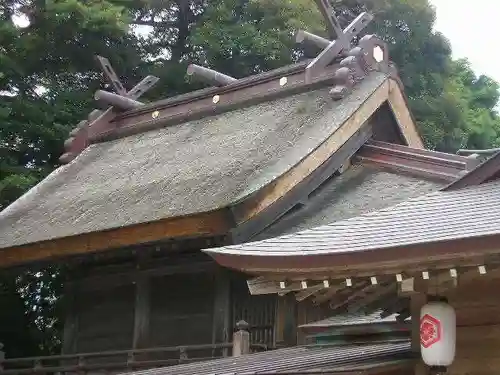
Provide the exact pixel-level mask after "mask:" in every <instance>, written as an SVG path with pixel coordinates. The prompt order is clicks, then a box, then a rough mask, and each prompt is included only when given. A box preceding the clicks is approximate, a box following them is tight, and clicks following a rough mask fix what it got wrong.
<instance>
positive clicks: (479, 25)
mask: <svg viewBox="0 0 500 375" xmlns="http://www.w3.org/2000/svg"><path fill="white" fill-rule="evenodd" d="M430 3H431V4H432V5H434V7H435V9H436V23H435V29H436V30H437V31H440V32H441V33H443V34H444V35H445V36H446V37H447V38H448V40H449V41H450V43H451V47H452V50H453V57H454V58H461V57H467V59H468V60H469V61H470V63H471V66H472V68H473V70H474V71H475V73H476V74H477V75H480V74H485V75H487V76H490V77H491V78H493V79H494V80H495V81H497V82H500V67H499V65H500V61H496V58H497V57H498V58H499V59H500V50H499V51H497V48H500V43H499V41H498V40H497V39H496V38H497V37H496V35H498V34H497V30H498V24H499V23H500V18H499V17H498V15H499V14H500V1H499V0H474V1H473V2H472V1H470V0H430Z"/></svg>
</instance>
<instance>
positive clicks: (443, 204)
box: [205, 181, 500, 257]
mask: <svg viewBox="0 0 500 375" xmlns="http://www.w3.org/2000/svg"><path fill="white" fill-rule="evenodd" d="M499 233H500V181H496V182H490V183H487V184H483V185H480V186H474V187H470V188H465V189H462V190H456V191H438V192H434V193H431V194H428V195H425V196H422V197H418V198H413V199H410V200H407V201H405V202H403V203H400V204H397V205H395V206H392V207H389V208H386V209H382V210H379V211H374V212H370V213H368V214H364V215H361V216H357V217H354V218H351V219H348V220H342V221H339V222H335V223H332V224H329V225H323V226H320V227H317V228H314V229H309V230H305V231H302V232H298V233H295V234H290V235H285V236H281V237H275V238H270V239H266V240H263V241H258V242H249V243H245V244H241V245H233V246H227V247H222V248H218V249H209V250H205V251H206V252H207V253H220V254H235V255H238V256H240V255H251V256H264V257H265V256H272V255H274V256H287V255H294V256H301V255H318V254H341V253H352V252H357V251H369V250H376V249H383V248H390V247H397V246H408V245H413V244H424V243H431V242H437V241H445V240H450V239H465V238H472V237H478V236H486V235H494V234H499Z"/></svg>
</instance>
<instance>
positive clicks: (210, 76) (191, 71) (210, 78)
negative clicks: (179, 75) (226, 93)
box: [187, 64, 238, 86]
mask: <svg viewBox="0 0 500 375" xmlns="http://www.w3.org/2000/svg"><path fill="white" fill-rule="evenodd" d="M187 75H189V76H195V77H197V78H201V79H202V80H203V81H205V82H208V83H210V84H215V85H216V86H227V85H230V84H231V83H235V82H236V81H238V80H237V79H236V78H233V77H231V76H228V75H225V74H222V73H219V72H217V71H215V70H212V69H208V68H204V67H203V66H199V65H196V64H190V65H189V66H188V68H187Z"/></svg>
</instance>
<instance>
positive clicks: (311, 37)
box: [295, 30, 331, 49]
mask: <svg viewBox="0 0 500 375" xmlns="http://www.w3.org/2000/svg"><path fill="white" fill-rule="evenodd" d="M295 42H296V43H309V44H312V45H314V46H316V47H319V48H321V49H324V48H326V47H328V46H329V45H330V43H331V41H330V40H328V39H325V38H322V37H320V36H318V35H315V34H311V33H309V32H307V31H305V30H299V31H298V32H297V34H296V35H295Z"/></svg>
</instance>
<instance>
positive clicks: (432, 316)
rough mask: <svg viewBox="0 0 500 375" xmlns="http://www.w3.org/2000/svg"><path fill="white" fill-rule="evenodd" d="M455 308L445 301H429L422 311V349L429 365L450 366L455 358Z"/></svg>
mask: <svg viewBox="0 0 500 375" xmlns="http://www.w3.org/2000/svg"><path fill="white" fill-rule="evenodd" d="M456 330H457V328H456V316H455V310H453V307H451V306H450V305H449V304H447V303H445V302H429V303H427V304H426V305H424V306H423V307H422V310H421V311H420V350H421V353H422V359H423V360H424V362H425V364H427V365H428V366H444V367H447V366H450V365H451V364H452V362H453V359H454V358H455V346H456Z"/></svg>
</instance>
